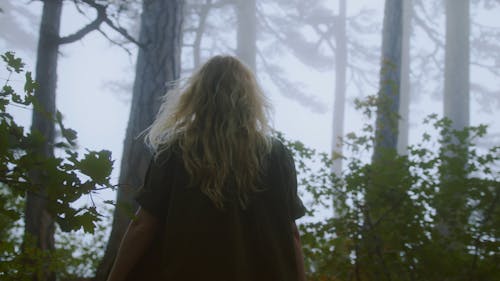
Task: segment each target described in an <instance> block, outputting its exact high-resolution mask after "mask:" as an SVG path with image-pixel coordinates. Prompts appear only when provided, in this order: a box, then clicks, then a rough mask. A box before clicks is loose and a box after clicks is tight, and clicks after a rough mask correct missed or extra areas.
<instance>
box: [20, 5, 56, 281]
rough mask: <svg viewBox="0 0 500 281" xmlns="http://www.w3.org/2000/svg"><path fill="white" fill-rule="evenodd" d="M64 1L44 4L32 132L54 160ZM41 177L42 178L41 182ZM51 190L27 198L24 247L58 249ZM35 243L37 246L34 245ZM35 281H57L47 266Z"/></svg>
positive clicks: (35, 175) (43, 188) (38, 173)
mask: <svg viewBox="0 0 500 281" xmlns="http://www.w3.org/2000/svg"><path fill="white" fill-rule="evenodd" d="M61 12H62V0H46V1H44V4H43V12H42V21H41V24H40V34H39V41H38V51H37V63H36V81H37V83H38V85H39V86H38V89H36V91H35V97H36V99H37V100H38V103H39V105H40V110H33V116H32V125H31V131H32V132H34V131H38V132H40V133H41V134H42V135H43V136H44V137H45V142H44V144H43V146H42V147H41V148H40V151H38V152H37V153H39V154H40V155H41V156H42V157H47V158H50V157H53V156H54V150H53V146H52V144H53V143H54V131H55V127H54V116H55V112H56V87H57V59H58V57H57V56H58V50H59V43H58V40H59V27H60V23H61ZM41 173H43V171H33V174H32V177H33V181H34V182H35V183H36V182H37V181H39V177H40V176H41ZM37 178H38V179H37ZM46 189H47V187H46V186H41V187H40V188H39V189H38V190H36V191H30V192H28V193H27V195H26V207H25V208H26V209H25V213H26V215H25V229H24V233H25V236H24V245H25V246H26V247H31V246H35V247H37V248H38V249H40V250H42V251H51V250H53V249H54V230H55V228H54V220H53V218H52V217H51V215H50V214H49V212H48V210H47V203H48V202H47V198H46V194H47V190H46ZM32 243H33V244H32ZM41 270H42V272H39V274H37V275H38V276H33V279H34V280H55V273H54V272H50V270H49V269H48V268H47V267H45V266H44V268H43V269H41Z"/></svg>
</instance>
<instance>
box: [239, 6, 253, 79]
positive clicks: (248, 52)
mask: <svg viewBox="0 0 500 281" xmlns="http://www.w3.org/2000/svg"><path fill="white" fill-rule="evenodd" d="M236 16H237V26H238V27H237V32H236V34H237V40H236V56H237V57H238V58H240V59H241V60H242V61H243V62H244V63H245V64H246V65H247V66H248V67H250V69H252V70H253V71H254V72H255V71H256V55H257V3H256V0H237V2H236Z"/></svg>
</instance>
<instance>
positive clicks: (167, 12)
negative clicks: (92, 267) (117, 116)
mask: <svg viewBox="0 0 500 281" xmlns="http://www.w3.org/2000/svg"><path fill="white" fill-rule="evenodd" d="M183 5H184V1H182V0H172V1H162V0H149V1H144V2H143V13H142V17H141V30H140V35H139V36H140V38H139V40H140V42H141V43H142V44H144V45H145V46H144V47H142V48H141V49H140V50H139V53H138V57H137V66H136V78H135V81H134V89H133V97H132V108H131V111H130V119H129V122H128V127H127V134H126V136H125V143H124V148H123V157H122V162H121V169H120V181H119V183H120V186H119V188H118V194H117V200H116V201H117V205H118V206H117V208H116V209H115V212H114V216H113V225H112V230H111V235H110V237H109V240H108V245H107V247H106V252H105V255H104V258H103V260H102V261H101V263H100V265H99V267H98V269H97V273H96V278H95V280H105V279H106V277H107V275H108V272H109V270H110V268H111V265H112V263H113V261H114V258H115V255H116V253H117V250H118V247H119V244H120V242H121V239H122V237H123V234H124V233H125V230H126V227H127V226H128V224H129V222H130V218H131V216H130V215H131V214H132V213H133V212H134V210H135V209H136V208H137V205H136V203H135V202H134V200H133V195H134V193H135V192H136V191H137V189H138V188H139V187H140V186H141V184H142V182H143V179H144V174H145V172H146V168H147V165H148V163H149V161H150V158H151V156H150V153H149V151H148V149H147V148H146V146H145V144H144V142H143V139H142V137H139V134H140V133H141V132H143V131H144V130H145V129H146V128H147V127H148V126H149V125H151V123H152V122H153V120H154V118H155V115H156V112H157V111H158V108H159V105H160V97H162V96H163V95H164V94H165V93H166V92H167V90H168V86H167V82H170V81H175V80H177V79H179V74H180V50H181V36H182V34H181V33H182V32H181V25H182V15H183V13H182V9H183Z"/></svg>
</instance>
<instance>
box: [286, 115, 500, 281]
mask: <svg viewBox="0 0 500 281" xmlns="http://www.w3.org/2000/svg"><path fill="white" fill-rule="evenodd" d="M368 111H369V110H368ZM424 123H426V124H427V126H432V127H433V130H436V131H437V132H438V134H434V135H437V136H438V137H432V136H431V134H428V133H425V134H424V135H423V137H422V140H421V141H420V142H419V143H417V144H415V145H412V146H410V147H409V151H408V155H407V156H397V155H395V153H393V152H391V151H387V153H385V154H383V156H382V157H381V159H380V160H379V161H377V162H376V163H371V162H370V161H367V160H363V159H369V158H370V157H368V155H369V154H371V151H372V148H373V130H372V128H371V127H370V126H366V127H365V130H364V131H363V134H362V135H359V136H358V135H356V134H353V133H350V134H348V135H347V136H346V137H345V139H344V146H345V149H347V151H348V153H345V154H349V155H351V156H349V157H344V163H346V165H345V166H346V167H345V169H344V171H343V172H342V174H341V175H340V176H338V177H337V176H335V175H334V174H333V173H332V172H331V167H332V160H331V157H330V156H329V155H327V154H324V153H317V152H316V151H314V150H311V149H308V148H306V147H305V146H304V145H303V144H302V143H300V142H290V141H286V140H284V141H285V142H287V145H288V146H289V147H290V148H291V149H292V151H293V152H294V154H295V159H296V163H297V169H298V173H299V180H300V182H299V185H300V186H299V188H300V190H301V191H303V192H307V193H309V194H311V195H312V201H311V202H309V204H308V208H309V212H308V216H309V219H306V220H305V222H304V223H302V224H301V225H300V230H301V233H302V243H303V249H304V254H305V258H306V267H307V271H308V275H309V276H308V277H309V280H422V281H424V280H425V281H431V280H436V281H441V280H500V270H499V264H500V253H499V249H500V208H499V194H500V181H499V175H500V173H499V169H498V168H499V161H498V160H499V159H500V155H499V150H500V147H499V146H496V147H492V148H490V149H479V148H477V147H476V146H475V142H476V140H477V139H478V138H480V137H482V136H484V135H485V133H486V127H485V126H477V127H469V128H465V129H463V130H460V131H457V130H453V129H452V128H451V122H450V121H449V120H446V119H438V118H437V115H431V116H429V117H428V118H427V119H425V121H424ZM341 157H343V156H341ZM312 167H314V168H312ZM332 205H333V210H334V213H335V215H334V216H331V217H327V218H324V219H321V220H319V221H318V220H317V219H314V216H315V215H317V213H318V210H320V209H323V210H324V209H325V208H328V207H331V206H332Z"/></svg>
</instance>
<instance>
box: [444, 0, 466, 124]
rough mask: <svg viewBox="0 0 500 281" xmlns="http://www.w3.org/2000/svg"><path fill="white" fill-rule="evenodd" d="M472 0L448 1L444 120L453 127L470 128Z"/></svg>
mask: <svg viewBox="0 0 500 281" xmlns="http://www.w3.org/2000/svg"><path fill="white" fill-rule="evenodd" d="M469 6H470V3H469V0H447V1H446V55H445V71H444V72H445V73H444V116H445V117H448V118H449V119H450V120H452V121H453V124H452V127H453V128H455V129H462V128H464V127H466V126H469V99H470V98H469V87H470V86H469V80H470V78H469V64H470V59H469V49H470V46H469V45H470V43H469V29H470V27H469V25H470V19H469V18H470V16H469Z"/></svg>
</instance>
